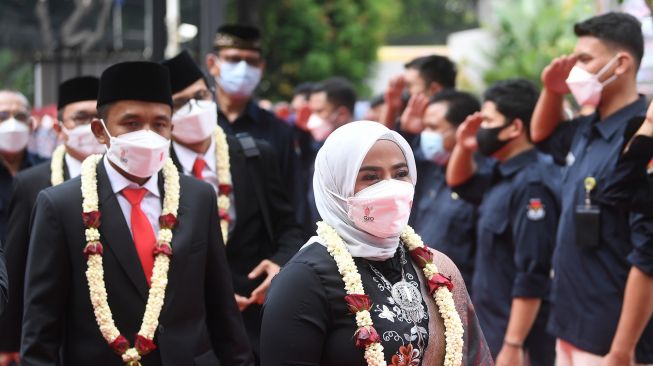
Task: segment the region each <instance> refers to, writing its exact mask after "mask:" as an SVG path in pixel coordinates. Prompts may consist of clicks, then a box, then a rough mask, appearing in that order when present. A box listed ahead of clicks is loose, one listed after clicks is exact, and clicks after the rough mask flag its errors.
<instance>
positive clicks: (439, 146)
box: [419, 131, 450, 165]
mask: <svg viewBox="0 0 653 366" xmlns="http://www.w3.org/2000/svg"><path fill="white" fill-rule="evenodd" d="M419 147H420V149H421V150H422V153H423V154H424V158H426V159H427V160H430V161H432V162H434V163H436V164H440V165H444V164H445V163H446V162H447V161H448V160H449V155H450V153H449V152H448V151H447V150H445V149H444V138H443V137H442V134H441V133H439V132H432V131H422V133H421V134H420V138H419Z"/></svg>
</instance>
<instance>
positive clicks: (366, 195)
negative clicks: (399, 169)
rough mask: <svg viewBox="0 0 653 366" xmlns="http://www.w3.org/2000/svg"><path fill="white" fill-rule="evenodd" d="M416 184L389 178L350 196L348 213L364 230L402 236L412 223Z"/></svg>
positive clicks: (387, 235) (388, 236) (374, 233)
mask: <svg viewBox="0 0 653 366" xmlns="http://www.w3.org/2000/svg"><path fill="white" fill-rule="evenodd" d="M414 194H415V187H414V186H413V185H412V183H409V182H404V181H400V180H396V179H387V180H383V181H381V182H378V183H376V184H374V185H371V186H369V187H367V188H365V189H363V190H361V191H359V192H358V193H356V194H355V195H354V196H353V197H349V198H348V199H347V216H349V219H350V220H352V221H353V222H354V225H355V226H356V227H357V228H359V229H360V230H363V231H365V232H366V233H368V234H370V235H374V236H376V237H378V238H393V237H398V236H399V235H400V234H401V232H402V231H403V230H404V228H405V227H406V225H408V218H409V217H410V209H411V207H412V206H413V195H414Z"/></svg>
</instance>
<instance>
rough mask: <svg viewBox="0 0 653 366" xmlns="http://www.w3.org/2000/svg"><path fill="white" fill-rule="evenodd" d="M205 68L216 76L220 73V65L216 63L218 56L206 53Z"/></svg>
mask: <svg viewBox="0 0 653 366" xmlns="http://www.w3.org/2000/svg"><path fill="white" fill-rule="evenodd" d="M206 69H207V70H209V73H210V74H211V75H213V76H217V75H218V74H219V73H220V66H219V65H218V56H216V55H215V54H213V53H209V54H208V55H206Z"/></svg>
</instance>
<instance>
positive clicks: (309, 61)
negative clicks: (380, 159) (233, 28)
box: [259, 0, 397, 100]
mask: <svg viewBox="0 0 653 366" xmlns="http://www.w3.org/2000/svg"><path fill="white" fill-rule="evenodd" d="M259 14H260V20H261V24H260V26H261V28H262V29H263V30H264V32H263V33H264V50H265V54H266V61H267V66H266V72H265V80H264V82H263V83H262V84H261V91H262V95H263V96H265V97H267V98H271V99H273V100H274V99H289V97H290V96H291V94H292V90H293V88H294V87H295V86H296V85H298V84H299V83H301V82H305V81H319V80H323V79H325V78H328V77H331V76H336V75H338V76H343V77H345V78H347V79H349V80H350V81H352V82H353V83H354V85H356V87H357V88H358V91H359V93H360V94H361V95H365V94H368V93H369V91H368V90H367V89H366V87H365V85H364V81H365V79H366V78H367V77H368V76H369V72H370V65H372V63H373V62H374V61H376V53H377V48H378V47H379V46H380V45H381V44H382V42H383V39H384V37H385V32H386V30H387V29H388V28H389V27H388V26H387V25H388V24H391V23H392V20H393V18H394V17H395V15H396V14H397V6H396V2H395V1H392V0H279V1H275V2H269V5H265V6H264V7H263V8H262V9H261V11H260V13H259Z"/></svg>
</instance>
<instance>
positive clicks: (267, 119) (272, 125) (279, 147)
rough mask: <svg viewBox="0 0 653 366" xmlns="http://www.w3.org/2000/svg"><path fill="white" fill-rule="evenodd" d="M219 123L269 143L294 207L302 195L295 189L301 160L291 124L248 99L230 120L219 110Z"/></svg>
mask: <svg viewBox="0 0 653 366" xmlns="http://www.w3.org/2000/svg"><path fill="white" fill-rule="evenodd" d="M218 125H219V126H220V127H222V129H223V130H224V132H225V133H226V134H228V135H232V136H233V135H236V134H238V133H249V134H250V135H251V136H252V137H254V138H256V139H261V140H264V141H267V142H268V143H269V144H270V145H272V147H273V148H274V152H275V153H276V157H277V160H278V161H279V169H280V170H281V178H282V179H283V182H284V184H285V185H286V188H287V190H286V192H287V194H288V197H289V198H290V199H291V201H292V203H293V206H295V207H297V206H298V205H299V203H298V202H301V201H300V200H303V199H304V196H303V194H302V193H301V192H299V189H297V187H300V186H301V176H300V165H299V164H300V163H299V158H298V153H297V151H296V149H295V139H294V132H293V130H292V128H291V127H290V126H289V125H288V124H287V123H285V122H283V121H282V120H280V119H278V118H277V117H275V116H274V115H273V114H272V113H270V112H268V111H266V110H264V109H262V108H261V107H259V106H258V105H257V104H256V103H254V102H253V101H250V102H249V103H247V107H246V108H245V111H244V112H243V114H241V115H240V116H238V118H236V119H235V120H234V121H233V122H229V120H228V119H227V117H226V116H225V114H224V113H223V112H222V111H220V110H219V111H218Z"/></svg>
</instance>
